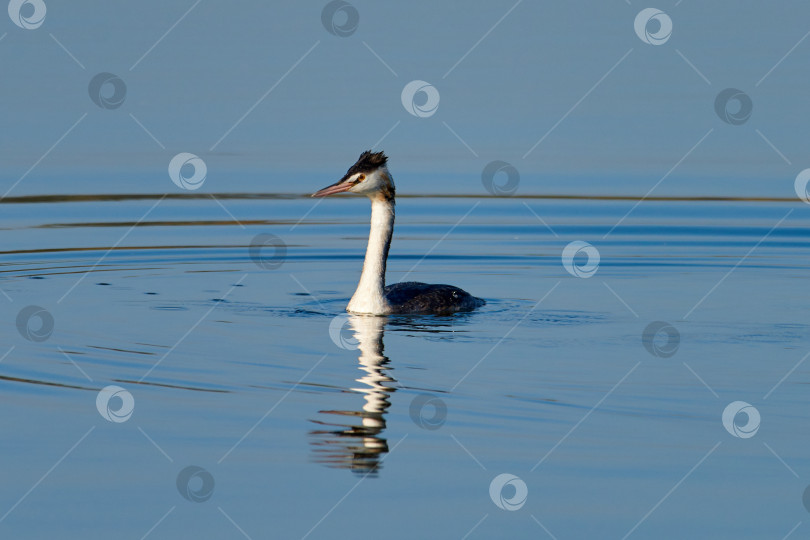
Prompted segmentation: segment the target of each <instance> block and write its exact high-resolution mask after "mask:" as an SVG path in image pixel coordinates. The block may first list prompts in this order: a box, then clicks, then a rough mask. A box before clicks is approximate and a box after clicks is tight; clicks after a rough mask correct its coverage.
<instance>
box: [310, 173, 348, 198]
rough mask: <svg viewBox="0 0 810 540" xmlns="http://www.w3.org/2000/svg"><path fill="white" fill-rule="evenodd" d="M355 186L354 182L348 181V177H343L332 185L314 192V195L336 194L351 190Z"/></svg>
mask: <svg viewBox="0 0 810 540" xmlns="http://www.w3.org/2000/svg"><path fill="white" fill-rule="evenodd" d="M353 186H354V184H353V183H351V182H347V181H346V178H345V177H344V178H341V179H340V180H338V181H337V182H335V183H334V184H332V185H331V186H326V187H325V188H323V189H322V190H320V191H316V192H315V193H313V194H312V196H313V197H326V196H327V195H334V194H335V193H343V192H344V191H349V190H350V189H351V188H352V187H353Z"/></svg>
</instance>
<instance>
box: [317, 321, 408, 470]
mask: <svg viewBox="0 0 810 540" xmlns="http://www.w3.org/2000/svg"><path fill="white" fill-rule="evenodd" d="M348 317H349V318H348V323H349V325H350V326H351V329H352V331H353V333H354V339H355V340H357V348H358V350H359V351H360V356H359V357H358V360H359V362H360V366H359V367H360V370H361V371H362V372H363V375H362V377H360V378H359V379H356V380H357V382H359V383H360V384H361V386H359V387H357V388H352V389H351V390H352V391H354V392H358V393H361V394H363V399H364V400H365V403H364V404H363V408H362V410H360V411H335V410H331V411H319V412H320V414H328V415H332V421H326V420H324V421H321V420H313V422H314V423H316V424H318V425H319V426H322V429H317V430H313V431H311V432H310V436H311V437H312V445H313V447H314V454H315V455H314V459H315V461H316V462H318V463H322V464H324V465H327V466H329V467H335V468H340V469H350V470H352V471H353V472H355V473H359V474H372V475H373V474H376V473H377V471H379V469H380V467H381V464H380V458H381V457H382V456H383V455H384V454H385V453H387V452H388V441H387V440H386V439H385V438H383V437H381V436H380V434H381V433H382V432H383V431H384V430H385V413H386V412H387V411H388V408H389V407H390V406H391V402H390V401H389V397H390V395H391V394H392V393H393V392H395V391H396V388H394V386H393V385H394V384H396V382H397V381H396V380H395V379H393V378H392V377H389V376H388V375H387V374H386V372H387V371H388V367H387V365H388V363H389V360H388V358H387V357H385V356H383V330H384V327H385V323H386V321H387V318H386V317H375V316H368V315H349V316H348Z"/></svg>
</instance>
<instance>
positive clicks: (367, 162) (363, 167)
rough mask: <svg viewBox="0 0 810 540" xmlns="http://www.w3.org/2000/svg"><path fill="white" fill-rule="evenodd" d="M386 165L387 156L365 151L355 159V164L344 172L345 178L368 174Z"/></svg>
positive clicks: (382, 153)
mask: <svg viewBox="0 0 810 540" xmlns="http://www.w3.org/2000/svg"><path fill="white" fill-rule="evenodd" d="M386 163H388V156H386V155H385V152H372V151H371V150H366V151H365V152H363V153H362V154H360V157H359V158H357V163H355V164H354V165H352V166H351V167H350V168H349V170H348V171H347V172H346V176H352V175H354V174H357V173H369V172H371V171H374V170H376V169H379V168H380V167H384V166H385V164H386Z"/></svg>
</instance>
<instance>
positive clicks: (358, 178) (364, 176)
mask: <svg viewBox="0 0 810 540" xmlns="http://www.w3.org/2000/svg"><path fill="white" fill-rule="evenodd" d="M365 179H366V175H365V174H361V175H360V176H358V177H357V181H358V182H362V181H363V180H365Z"/></svg>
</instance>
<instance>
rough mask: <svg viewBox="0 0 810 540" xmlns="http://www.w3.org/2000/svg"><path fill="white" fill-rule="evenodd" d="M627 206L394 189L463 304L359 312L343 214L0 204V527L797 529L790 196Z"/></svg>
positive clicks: (795, 302) (798, 402)
mask: <svg viewBox="0 0 810 540" xmlns="http://www.w3.org/2000/svg"><path fill="white" fill-rule="evenodd" d="M321 184H323V185H325V184H326V182H317V183H314V184H313V185H312V186H311V188H312V189H311V190H312V191H314V190H315V189H317V188H319V187H322V185H321ZM303 190H304V188H303V187H302V191H303ZM637 203H638V200H634V199H621V198H619V199H616V200H611V199H598V198H588V197H581V198H544V197H503V198H486V197H444V198H443V197H401V198H400V199H399V200H398V207H397V211H398V216H397V225H396V230H395V237H394V244H393V246H392V250H391V257H390V259H389V274H388V281H389V283H391V282H395V281H399V280H401V279H404V278H407V279H408V280H416V281H427V282H447V283H452V284H454V285H457V286H460V287H463V288H464V289H466V290H468V291H470V292H471V293H472V294H475V295H476V296H480V297H483V298H485V299H486V300H487V305H486V306H485V307H484V308H482V309H480V310H479V311H477V312H475V313H470V314H462V315H457V316H453V317H389V318H368V317H349V316H348V315H345V314H344V307H345V304H346V303H347V301H348V299H349V297H350V296H351V294H352V293H353V291H354V287H355V285H356V280H357V278H358V277H359V270H360V266H361V264H362V256H363V253H364V249H365V244H366V236H367V232H368V211H369V209H368V203H367V201H366V200H364V199H355V198H351V199H350V198H346V199H343V200H326V201H322V202H317V201H313V200H312V199H309V198H305V197H297V196H287V195H284V196H282V195H278V196H274V195H268V194H255V195H239V194H227V195H220V196H217V197H212V196H211V195H210V194H205V193H202V194H198V193H196V192H195V193H193V194H182V195H172V196H169V197H163V196H162V195H156V196H148V195H147V196H139V197H134V196H126V195H122V196H116V197H101V196H83V197H68V198H64V197H53V198H47V197H46V198H36V197H28V198H26V197H21V198H17V199H13V198H10V199H7V200H4V201H3V204H2V205H0V206H2V213H0V237H2V241H3V244H2V245H3V247H2V254H1V255H0V271H1V272H2V275H1V276H0V289H2V291H3V295H2V297H0V310H1V311H2V317H0V321H2V324H3V325H4V328H5V331H4V335H5V340H4V345H3V349H2V350H0V354H2V355H4V356H2V361H1V362H0V389H2V392H0V400H2V402H3V406H4V414H3V415H2V416H0V427H2V430H3V433H5V436H4V441H3V446H4V448H3V456H4V459H3V463H2V485H3V489H2V490H0V536H2V537H4V538H43V537H54V536H56V537H59V536H62V534H63V532H64V531H67V530H69V531H72V533H71V534H72V535H73V536H74V537H83V538H103V537H110V536H116V537H126V538H142V537H144V536H147V537H148V538H153V539H159V538H167V539H168V538H242V537H247V538H267V537H272V538H312V539H315V538H346V537H349V536H363V537H373V538H383V537H384V538H465V537H466V538H482V539H483V538H506V537H509V538H559V539H561V540H562V539H566V538H627V537H631V538H689V537H696V538H697V537H700V538H736V539H739V538H774V539H780V538H785V537H787V536H786V535H788V536H791V537H792V538H803V537H806V536H807V534H808V533H807V531H808V527H810V523H807V522H808V521H809V520H808V515H807V512H808V509H806V508H805V505H804V504H803V493H804V491H805V489H806V488H807V486H808V484H810V458H808V453H807V448H808V444H810V412H808V406H807V404H808V400H807V396H808V386H807V385H808V383H810V362H806V363H804V362H803V360H804V359H805V358H807V354H808V352H807V343H808V337H810V320H808V311H807V271H808V267H810V259H808V257H807V252H808V251H807V248H808V246H809V245H810V240H808V233H809V232H810V211H808V207H807V205H804V204H803V203H800V202H797V201H791V200H776V199H773V200H736V201H707V200H699V201H696V200H682V199H668V200H647V201H644V202H643V203H642V204H639V205H638V206H637V207H636V206H635V205H636V204H637ZM631 209H632V212H631V213H630V214H629V215H628V216H627V217H626V219H623V216H625V215H626V214H628V212H629V211H631ZM617 223H620V224H619V225H618V226H616V225H617ZM614 226H616V227H615V228H614ZM257 235H264V236H259V237H258V239H257ZM270 235H272V236H270ZM575 241H583V242H588V243H589V244H590V245H591V246H593V248H589V247H587V246H585V247H584V248H583V250H580V253H579V254H576V255H573V254H572V255H571V257H570V258H569V260H568V262H569V263H570V264H569V265H568V266H569V268H570V269H571V270H572V272H568V271H567V270H566V268H565V266H564V264H563V252H564V249H565V248H566V246H568V245H569V244H570V243H571V242H575ZM256 242H264V243H265V244H266V247H265V248H264V249H259V248H258V246H257V245H256ZM280 242H283V245H284V246H285V248H283V249H282V248H281V247H273V246H281V244H280ZM252 243H253V244H254V247H253V249H252V250H251V244H252ZM576 246H577V245H576V244H575V245H574V248H576ZM580 246H581V244H580ZM285 249H286V251H284V250H285ZM589 250H590V252H591V254H592V258H591V259H590V260H589V259H588V258H587V256H586V253H587V252H588V251H589ZM593 250H596V251H598V253H599V263H598V266H597V265H596V261H595V259H593V253H594V251H593ZM576 273H579V274H580V275H588V274H589V273H590V275H589V277H577V276H576V275H574V274H576ZM27 306H39V307H41V308H42V310H36V309H33V310H28V311H26V310H25V309H24V308H26V307H27ZM21 314H22V315H21ZM51 318H52V319H51ZM51 320H52V328H51V325H50V321H51ZM657 321H660V322H661V323H660V324H658V325H657V326H656V325H654V324H653V325H652V326H650V325H651V324H652V323H655V322H657ZM43 324H44V327H43ZM330 327H331V329H332V331H331V334H330ZM645 329H647V330H646V332H647V334H648V337H647V338H644V337H643V336H644V334H645ZM656 330H657V332H656ZM110 385H115V386H117V387H120V389H112V390H110V391H109V393H108V394H105V393H101V394H100V390H102V389H103V388H106V387H108V386H110ZM738 401H739V402H744V403H743V404H738V405H730V404H733V403H734V402H738ZM746 404H747V405H746ZM729 406H730V408H729V409H728V411H727V413H726V416H727V418H726V420H727V421H726V422H725V425H724V421H723V413H724V410H726V409H727V407H729ZM738 412H739V414H736V415H735V413H738ZM130 413H131V416H128V415H129V414H130ZM105 416H106V417H107V418H109V420H108V419H106V418H105ZM735 433H736V435H737V436H735V435H734V434H735ZM191 466H193V467H197V468H193V469H189V468H188V467H191ZM502 474H508V475H512V476H510V477H503V476H499V475H502ZM805 500H807V505H808V507H810V497H808V498H806V499H805ZM499 506H501V507H503V508H501V507H499ZM44 509H47V511H44ZM803 522H804V523H803ZM802 523H803V524H802Z"/></svg>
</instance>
